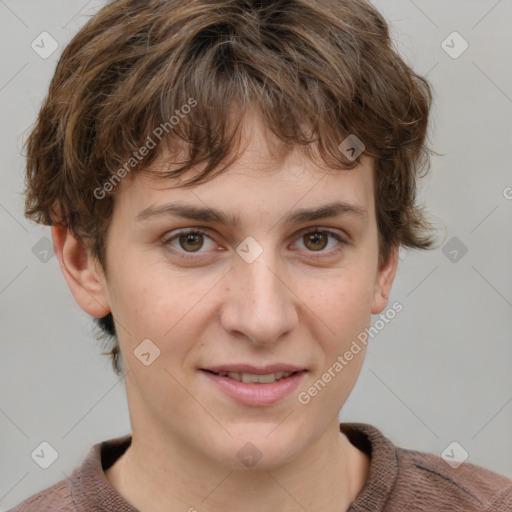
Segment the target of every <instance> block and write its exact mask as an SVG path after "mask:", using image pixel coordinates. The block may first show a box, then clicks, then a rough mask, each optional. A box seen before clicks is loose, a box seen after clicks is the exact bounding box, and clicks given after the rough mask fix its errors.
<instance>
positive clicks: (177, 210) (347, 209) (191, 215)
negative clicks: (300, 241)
mask: <svg viewBox="0 0 512 512" xmlns="http://www.w3.org/2000/svg"><path fill="white" fill-rule="evenodd" d="M340 215H349V216H354V217H356V218H360V219H362V220H365V221H366V220H367V219H368V212H367V211H366V210H365V209H364V208H362V207H360V206H357V205H354V204H350V203H346V202H340V201H338V202H334V203H329V204H325V205H322V206H319V207H317V208H301V209H299V210H295V211H293V212H290V213H288V215H286V216H285V217H284V221H285V222H288V223H290V224H299V223H301V222H308V221H314V220H319V219H327V218H330V217H338V216H340ZM161 216H175V217H182V218H184V219H190V220H198V221H203V222H219V223H221V224H225V225H227V226H239V225H240V219H239V216H237V215H229V214H227V213H225V212H223V211H221V210H218V209H216V208H208V207H199V206H193V205H187V204H181V203H166V204H163V205H160V206H156V205H152V206H149V207H148V208H145V209H144V210H142V211H141V212H139V213H138V214H137V217H136V218H135V220H136V221H137V222H143V221H146V220H148V219H150V218H153V217H161Z"/></svg>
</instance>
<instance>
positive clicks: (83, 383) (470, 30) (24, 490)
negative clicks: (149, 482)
mask: <svg viewBox="0 0 512 512" xmlns="http://www.w3.org/2000/svg"><path fill="white" fill-rule="evenodd" d="M374 3H375V4H376V5H377V7H378V8H379V9H380V10H381V12H383V14H384V15H385V16H386V17H387V19H388V20H389V21H390V22H391V24H392V32H393V36H394V38H395V40H396V42H397V46H398V48H399V50H400V51H401V53H402V54H403V55H404V56H405V58H406V60H407V61H408V62H409V63H410V64H411V65H413V66H414V68H415V69H416V70H417V71H418V72H419V73H422V74H426V75H427V76H428V78H429V79H430V81H431V82H432V84H433V86H434V89H435V104H434V111H433V119H432V125H431V143H432V146H433V147H434V149H435V150H436V151H438V152H440V153H443V156H441V157H434V158H433V161H432V169H431V171H430V174H429V176H428V177H427V178H426V179H425V180H423V183H422V185H421V189H420V201H422V202H425V203H426V204H427V206H428V208H429V211H430V212H431V214H432V216H433V217H434V219H435V220H436V222H437V223H438V225H439V228H440V237H441V238H443V240H444V242H445V243H448V244H454V243H459V242H454V241H453V240H452V238H453V237H457V238H458V239H459V240H460V242H462V243H463V244H464V246H466V247H467V249H468V252H467V254H465V255H463V256H462V257H461V255H462V251H461V250H460V247H455V248H456V250H458V253H457V258H458V260H457V261H455V262H454V261H451V260H450V259H449V257H447V255H445V253H447V254H448V256H450V255H449V251H451V250H453V247H452V245H448V249H445V251H444V252H443V250H441V249H439V250H435V251H432V252H423V253H422V252H404V253H402V256H401V263H400V267H399V271H398V276H397V279H396V281H395V285H394V288H393V292H392V295H391V297H390V304H392V303H393V302H394V301H399V302H401V303H402V304H403V306H404V310H403V311H402V312H401V313H399V314H398V315H397V316H396V318H395V319H394V320H393V321H392V322H391V323H390V324H388V325H386V327H385V328H384V329H383V330H382V331H381V332H380V333H379V334H378V336H376V337H375V338H373V339H372V341H371V343H370V346H369V353H368V356H367V360H366V362H365V364H364V367H363V370H362V374H361V377H360V379H359V381H358V383H357V385H356V387H355V389H354V392H353V394H352V395H351V397H350V399H349V400H348V402H347V404H346V406H345V407H344V409H343V411H342V414H341V419H342V420H343V421H362V422H368V423H372V424H374V425H376V426H377V427H378V428H380V429H381V430H382V431H383V432H384V434H385V435H387V436H388V437H389V438H390V439H392V440H393V441H394V442H396V443H398V444H399V445H401V446H404V447H410V448H414V449H417V450H423V451H429V452H433V453H436V454H439V455H440V454H441V453H442V452H443V450H444V449H445V448H446V447H447V446H448V445H449V444H450V443H451V442H453V441H457V442H458V443H459V444H460V445H461V446H462V447H463V448H464V449H465V450H466V451H467V452H468V453H469V458H468V461H469V462H473V463H475V464H479V465H483V466H485V467H488V468H490V469H493V470H494V471H497V472H499V473H503V474H505V475H507V476H509V477H512V403H511V402H512V372H511V371H510V370H511V368H512V343H511V341H512V340H511V332H512V261H511V255H512V221H511V219H512V200H511V199H507V196H508V197H509V198H510V197H512V188H507V187H512V166H511V163H512V154H511V152H512V144H511V143H512V128H511V118H512V83H511V78H512V55H511V54H512V35H511V34H512V31H511V26H512V25H511V22H512V2H511V1H510V0H501V1H496V0H478V1H477V0H472V1H468V0H457V1H455V0H451V1H447V0H429V1H426V0H415V1H412V0H392V1H389V0H388V1H384V0H380V1H376V2H374ZM100 5H102V2H95V1H90V2H87V3H86V2H85V1H84V0H67V1H66V2H63V1H57V0H51V1H42V2H35V1H29V0H18V1H16V2H14V0H5V1H3V0H0V28H1V36H0V38H1V39H0V40H1V47H0V56H1V57H0V58H1V67H0V105H1V113H2V123H1V128H0V129H1V137H0V144H1V155H2V160H1V165H2V170H1V178H2V186H1V189H0V229H1V233H2V236H1V244H2V245H1V246H2V252H1V258H2V259H1V263H2V264H1V266H0V316H1V323H0V349H1V352H0V354H1V356H0V434H1V435H0V509H4V510H5V509H9V508H10V507H12V506H14V505H15V504H17V503H18V502H20V501H21V500H22V499H24V498H26V497H28V496H30V495H32V494H34V493H35V492H37V491H39V490H41V489H44V488H46V487H48V486H49V485H51V484H53V483H55V482H57V481H59V480H61V479H63V478H65V477H66V476H68V475H70V473H71V471H72V470H73V468H74V467H76V466H77V465H78V464H79V463H80V462H81V461H82V459H83V458H84V457H85V455H86V453H87V451H88V449H89V448H90V446H92V445H93V444H94V443H97V442H99V441H102V440H105V439H108V438H112V437H117V436H120V435H124V434H126V433H128V432H129V431H130V424H129V417H128V409H127V405H126V395H125V392H124V386H123V381H122V380H119V379H118V378H117V377H116V376H115V375H114V374H113V372H112V371H111V370H110V362H109V360H108V359H107V358H106V357H105V356H100V355H98V353H99V352H100V351H101V350H102V348H101V347H100V345H99V344H97V343H96V342H95V340H94V338H93V336H92V326H93V324H92V321H91V320H89V319H88V317H87V316H86V315H85V313H83V312H82V311H81V310H80V309H79V308H78V306H76V304H75V303H74V300H73V297H72V295H71V293H70V292H69V290H68V288H67V285H66V283H65V281H64V278H63V277H62V274H61V271H60V268H59V266H58V263H57V259H56V258H55V257H51V258H50V259H49V261H47V262H46V263H44V262H43V261H41V259H40V258H42V257H44V252H42V251H43V250H44V248H45V246H44V244H45V242H44V240H43V241H42V242H41V239H44V237H47V238H51V233H50V229H49V228H47V227H40V226H37V225H34V224H31V223H29V222H27V221H26V220H25V219H24V216H23V196H22V194H21V192H22V188H23V168H24V160H23V157H22V154H21V147H22V143H23V140H24V136H25V135H26V133H27V130H28V128H29V127H30V125H31V124H32V123H33V122H34V120H35V117H36V115H37V112H38V109H39V106H40V104H41V101H42V99H43V97H44V95H45V94H46V90H47V86H48V83H49V80H50V78H51V76H52V74H53V71H54V68H55V64H56V61H57V59H58V56H59V55H60V53H61V51H62V49H63V47H64V46H65V44H66V43H67V42H68V41H69V40H70V38H71V37H72V35H73V34H74V33H75V32H76V30H77V29H78V28H79V27H80V26H81V25H82V24H83V23H84V22H85V21H86V19H87V16H88V15H89V14H92V13H94V12H95V10H96V9H97V8H98V6H100ZM43 31H46V32H49V33H50V34H51V35H52V37H53V38H55V40H56V41H58V43H59V48H58V50H57V51H56V52H55V53H54V54H53V55H51V56H50V57H49V58H47V59H43V58H41V57H40V56H39V55H38V54H37V53H36V52H35V51H34V50H33V49H32V48H31V43H32V41H33V40H34V39H36V37H37V36H38V35H39V34H40V33H41V32H43ZM453 31H457V32H459V33H460V34H461V35H462V37H463V38H464V39H465V40H467V42H468V43H469V48H468V50H467V51H466V52H465V53H464V54H462V55H461V56H460V57H459V58H457V59H453V58H452V57H450V56H449V55H448V54H447V53H446V52H445V51H444V50H443V48H442V47H441V43H442V41H444V40H445V39H446V38H447V36H448V35H449V34H451V33H452V32H453ZM450 44H451V43H450ZM451 45H452V46H455V49H457V48H460V45H459V43H458V42H454V43H453V44H451ZM458 45H459V46H458ZM41 244H42V245H41ZM459 245H460V243H459ZM34 246H35V247H36V248H35V249H34ZM33 251H34V252H35V253H36V254H34V252H33ZM48 256H51V253H49V254H48ZM453 256H454V253H452V255H451V257H452V258H453ZM42 441H46V442H48V443H50V444H51V445H52V446H53V447H54V448H55V450H57V452H58V454H59V457H58V459H57V460H56V462H55V463H54V464H52V465H51V466H50V467H49V468H48V469H46V470H44V469H41V468H40V467H39V466H38V465H37V464H36V463H35V462H34V461H33V460H32V458H31V453H32V452H33V450H34V449H35V448H36V447H37V446H38V445H39V444H40V443H41V442H42Z"/></svg>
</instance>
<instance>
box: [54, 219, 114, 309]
mask: <svg viewBox="0 0 512 512" xmlns="http://www.w3.org/2000/svg"><path fill="white" fill-rule="evenodd" d="M52 238H53V248H54V251H55V255H56V256H57V259H58V260H59V265H60V268H61V270H62V273H63V274H64V279H66V282H67V284H68V286H69V289H70V291H71V293H72V294H73V297H74V298H75V301H76V302H77V304H78V305H79V306H80V307H81V308H82V309H83V310H84V311H85V312H86V313H88V314H89V315H91V316H93V317H96V318H100V317H103V316H105V315H107V314H108V313H110V307H109V301H108V294H107V290H106V282H105V278H104V274H103V272H102V271H101V269H100V265H99V264H98V263H97V262H96V261H95V259H94V258H93V257H92V255H91V254H90V253H89V252H88V251H87V249H86V248H85V247H84V246H83V245H82V244H81V243H80V242H78V240H77V239H76V238H75V237H74V236H73V234H72V233H71V232H70V231H69V229H67V228H66V227H62V226H52Z"/></svg>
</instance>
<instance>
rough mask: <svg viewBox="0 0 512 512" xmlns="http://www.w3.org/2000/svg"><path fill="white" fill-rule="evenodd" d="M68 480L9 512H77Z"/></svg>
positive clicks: (41, 492) (28, 499)
mask: <svg viewBox="0 0 512 512" xmlns="http://www.w3.org/2000/svg"><path fill="white" fill-rule="evenodd" d="M76 510H77V509H76V507H75V505H74V503H73V498H72V497H71V489H70V483H69V480H68V479H65V480H61V481H60V482H57V483H56V484H54V485H52V486H51V487H48V488H47V489H44V490H43V491H40V492H38V493H37V494H34V495H33V496H31V497H30V498H27V499H26V500H25V501H22V502H21V503H20V504H19V505H16V506H15V507H14V508H12V509H10V510H9V511H8V512H76Z"/></svg>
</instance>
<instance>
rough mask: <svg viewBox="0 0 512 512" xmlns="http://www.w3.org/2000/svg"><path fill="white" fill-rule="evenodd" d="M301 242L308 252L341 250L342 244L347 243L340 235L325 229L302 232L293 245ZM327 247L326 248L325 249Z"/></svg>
mask: <svg viewBox="0 0 512 512" xmlns="http://www.w3.org/2000/svg"><path fill="white" fill-rule="evenodd" d="M301 243H302V244H303V246H304V248H305V250H306V251H308V252H327V253H328V252H336V251H338V250H341V249H342V248H343V246H344V245H346V244H347V242H346V241H345V240H343V239H342V237H341V236H340V235H338V234H337V233H335V232H333V231H328V230H325V229H314V230H313V231H308V232H307V233H304V234H303V235H302V236H301V237H300V238H299V240H298V241H297V242H296V243H295V245H297V244H298V245H299V249H302V247H300V244H301ZM326 248H327V250H326Z"/></svg>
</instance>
